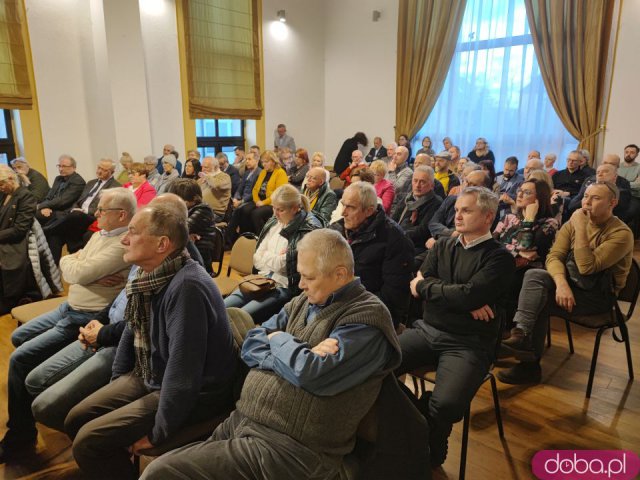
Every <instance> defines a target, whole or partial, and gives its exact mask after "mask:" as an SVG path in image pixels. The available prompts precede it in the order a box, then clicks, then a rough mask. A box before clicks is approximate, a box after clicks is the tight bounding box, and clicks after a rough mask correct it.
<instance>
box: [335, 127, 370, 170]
mask: <svg viewBox="0 0 640 480" xmlns="http://www.w3.org/2000/svg"><path fill="white" fill-rule="evenodd" d="M367 145H369V140H368V139H367V136H366V135H365V134H364V133H362V132H356V134H355V135H354V136H353V137H351V138H347V139H346V140H345V141H344V143H343V144H342V146H341V147H340V151H339V152H338V155H336V159H335V161H334V162H333V171H334V172H336V175H338V176H340V175H342V172H344V170H345V169H346V168H347V167H348V166H349V164H350V163H351V161H352V154H353V152H354V150H360V146H362V147H366V146H367Z"/></svg>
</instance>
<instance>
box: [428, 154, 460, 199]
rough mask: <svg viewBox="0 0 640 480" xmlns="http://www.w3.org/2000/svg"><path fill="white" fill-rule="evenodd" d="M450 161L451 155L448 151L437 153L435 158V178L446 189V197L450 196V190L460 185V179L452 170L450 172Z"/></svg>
mask: <svg viewBox="0 0 640 480" xmlns="http://www.w3.org/2000/svg"><path fill="white" fill-rule="evenodd" d="M450 160H451V155H450V154H449V152H446V151H442V152H440V153H436V154H435V156H434V165H435V168H434V170H435V178H436V180H438V181H439V182H440V183H441V184H442V188H443V189H444V196H447V195H448V194H449V189H451V188H453V187H455V186H457V185H460V180H459V179H458V177H457V176H456V175H455V174H454V173H453V172H452V171H451V170H449V162H450ZM442 198H444V197H442Z"/></svg>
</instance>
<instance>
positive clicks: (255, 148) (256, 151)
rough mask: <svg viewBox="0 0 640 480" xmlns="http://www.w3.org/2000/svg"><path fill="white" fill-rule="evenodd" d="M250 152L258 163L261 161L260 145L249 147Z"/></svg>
mask: <svg viewBox="0 0 640 480" xmlns="http://www.w3.org/2000/svg"><path fill="white" fill-rule="evenodd" d="M249 151H250V152H251V153H253V154H254V155H255V158H256V159H257V160H258V161H259V160H260V147H259V146H258V145H251V147H249Z"/></svg>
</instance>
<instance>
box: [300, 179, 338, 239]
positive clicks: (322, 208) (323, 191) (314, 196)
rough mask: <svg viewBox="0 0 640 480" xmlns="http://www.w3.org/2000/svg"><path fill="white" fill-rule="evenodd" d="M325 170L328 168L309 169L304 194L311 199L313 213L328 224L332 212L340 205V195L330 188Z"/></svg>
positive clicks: (323, 222)
mask: <svg viewBox="0 0 640 480" xmlns="http://www.w3.org/2000/svg"><path fill="white" fill-rule="evenodd" d="M324 172H326V170H325V169H324V168H321V167H314V168H312V169H311V170H309V173H307V186H306V187H305V189H304V191H303V194H304V196H305V197H307V199H308V200H309V205H310V207H311V211H312V212H313V214H314V215H315V216H316V217H318V220H320V221H321V222H322V224H323V225H325V226H326V225H328V224H329V221H330V220H331V213H332V212H333V211H334V210H335V209H336V206H337V205H338V197H337V196H336V194H335V192H334V191H333V190H331V188H329V184H328V183H327V182H326V176H325V174H324Z"/></svg>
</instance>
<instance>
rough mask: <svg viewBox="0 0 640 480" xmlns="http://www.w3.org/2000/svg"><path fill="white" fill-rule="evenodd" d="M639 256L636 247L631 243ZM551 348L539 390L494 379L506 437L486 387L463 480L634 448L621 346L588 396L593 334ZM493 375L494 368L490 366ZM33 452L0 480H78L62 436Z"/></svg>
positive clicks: (450, 474) (638, 416)
mask: <svg viewBox="0 0 640 480" xmlns="http://www.w3.org/2000/svg"><path fill="white" fill-rule="evenodd" d="M636 257H640V244H636ZM638 312H640V307H639V308H638V309H637V310H636V313H635V314H634V317H633V319H632V320H631V322H630V323H629V331H630V334H631V339H632V347H631V348H632V352H633V363H634V365H635V367H636V369H637V370H638V372H639V373H638V374H639V375H640V340H639V338H640V313H638ZM14 327H15V325H14V324H13V322H12V321H11V320H10V317H9V316H4V317H0V435H4V431H5V427H4V425H5V423H6V415H7V414H6V403H7V390H6V375H7V369H8V359H9V355H10V353H11V351H12V350H13V347H12V346H11V342H10V339H9V337H10V335H11V331H12V330H13V329H14ZM552 328H553V345H552V346H551V348H549V349H548V350H547V352H546V354H545V357H544V359H543V362H542V367H543V377H542V383H541V384H540V385H536V386H532V387H516V386H511V385H504V384H501V383H500V382H498V388H499V390H500V392H499V395H500V402H501V406H502V415H503V421H504V428H505V440H504V442H502V441H501V440H500V438H499V436H498V430H497V428H496V424H495V417H494V412H493V403H492V400H491V392H490V386H489V384H488V383H487V384H486V385H484V386H483V387H482V388H481V389H480V391H479V392H478V394H477V395H476V398H475V400H474V401H473V404H472V405H471V431H470V435H469V451H468V459H467V478H469V479H491V480H494V479H529V478H534V477H533V474H532V473H531V467H530V461H531V458H532V457H533V455H534V454H535V453H536V452H537V451H539V450H544V449H614V450H617V449H627V450H633V451H635V452H638V451H640V381H636V382H629V380H628V375H627V367H626V360H625V354H624V346H623V345H622V344H618V343H616V342H614V341H613V339H612V338H611V335H610V334H606V335H605V336H603V339H602V344H601V348H600V355H599V361H598V367H597V370H596V377H595V382H594V387H593V392H592V395H591V399H590V400H587V399H585V388H586V384H587V375H588V371H589V364H590V359H591V353H592V349H593V341H594V338H595V334H594V332H593V331H590V330H586V329H580V328H578V327H575V328H574V329H573V333H574V344H575V349H576V353H575V354H574V355H570V354H569V351H568V348H567V337H566V333H565V331H564V325H563V324H562V323H561V322H560V320H558V319H554V320H553V322H552ZM496 370H497V369H496ZM39 431H40V437H39V441H38V449H37V452H36V454H35V455H34V456H32V457H29V458H25V459H23V460H22V461H21V463H20V464H9V465H0V478H4V479H14V478H29V479H45V478H51V479H62V478H64V479H81V478H85V477H83V476H82V475H81V474H80V473H79V472H78V470H77V467H76V466H75V463H74V462H73V459H72V456H71V452H70V448H69V445H70V444H69V441H68V439H67V438H66V437H65V436H64V435H63V434H61V433H58V432H55V431H52V430H49V429H47V428H45V427H40V428H39ZM461 432H462V424H461V423H460V424H457V425H456V426H455V427H454V430H453V433H452V435H451V439H450V442H449V457H448V458H447V461H446V463H445V464H444V465H443V468H439V469H437V470H435V471H434V478H436V479H455V478H457V477H458V467H459V460H460V440H461Z"/></svg>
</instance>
